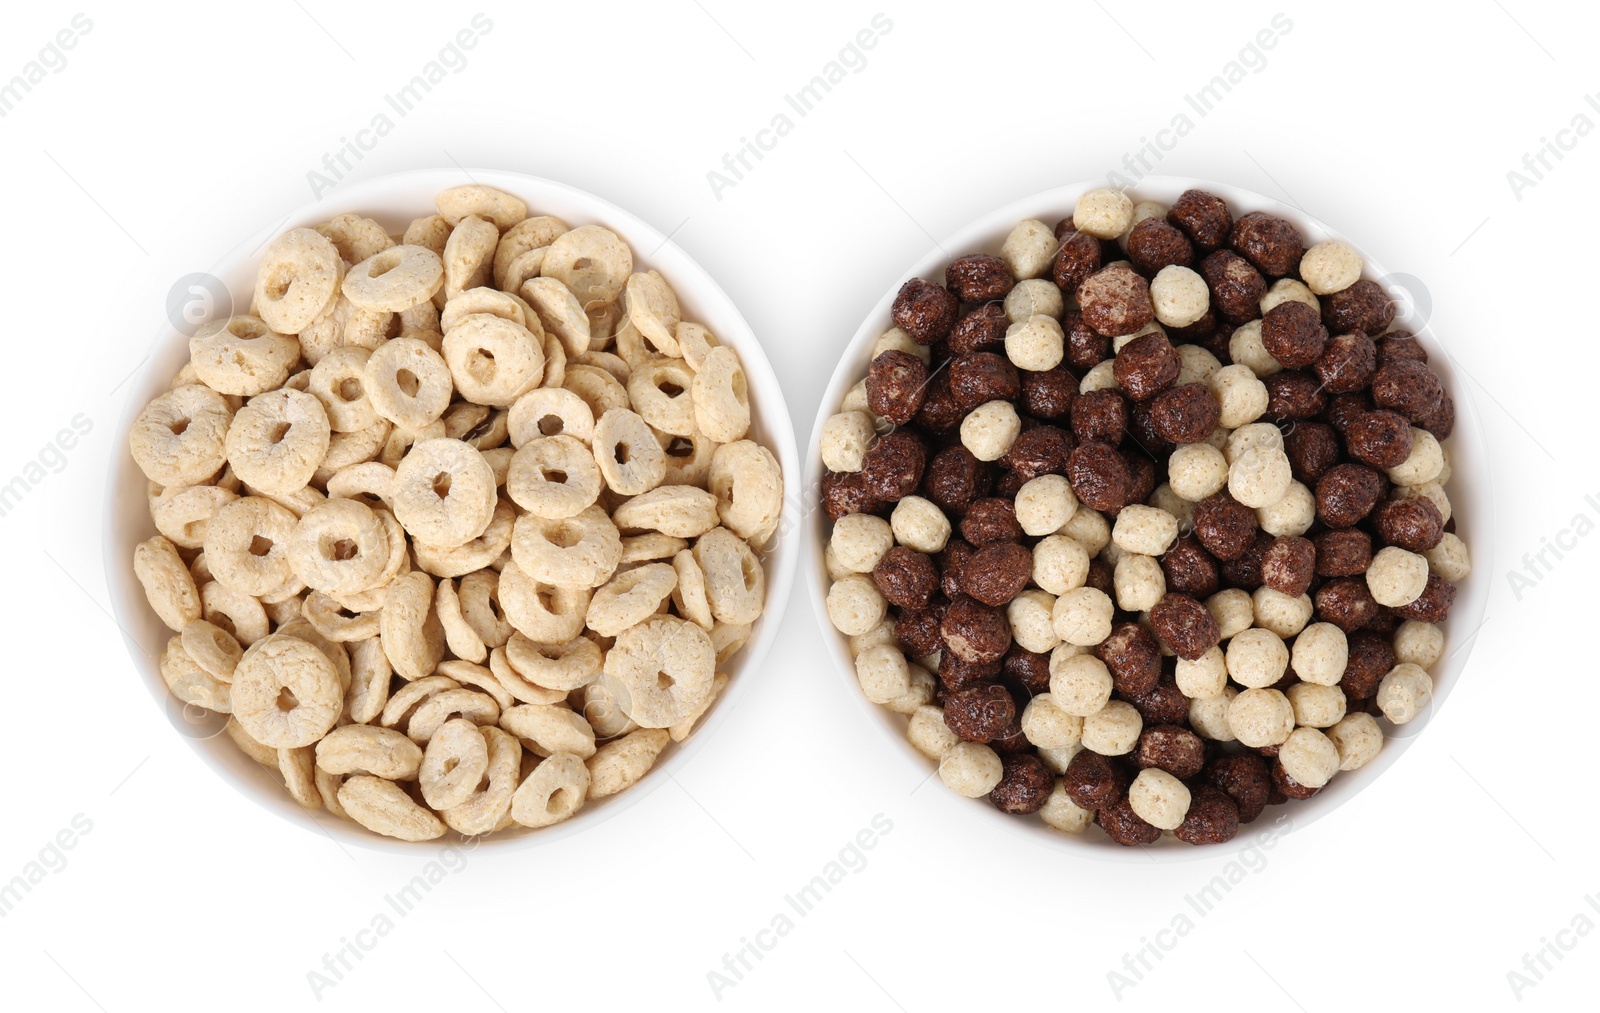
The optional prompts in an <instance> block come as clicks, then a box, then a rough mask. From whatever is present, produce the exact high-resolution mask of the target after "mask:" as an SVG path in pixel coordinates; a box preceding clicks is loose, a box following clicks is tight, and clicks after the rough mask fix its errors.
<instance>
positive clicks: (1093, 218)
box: [1072, 187, 1133, 239]
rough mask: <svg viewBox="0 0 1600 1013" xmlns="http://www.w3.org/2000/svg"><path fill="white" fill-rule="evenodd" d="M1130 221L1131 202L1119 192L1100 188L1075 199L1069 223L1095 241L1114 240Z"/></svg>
mask: <svg viewBox="0 0 1600 1013" xmlns="http://www.w3.org/2000/svg"><path fill="white" fill-rule="evenodd" d="M1132 221H1133V199H1132V198H1131V197H1129V196H1128V195H1127V194H1125V193H1123V192H1122V191H1120V190H1112V189H1109V188H1107V187H1101V188H1100V189H1098V190H1090V191H1089V192H1088V193H1086V194H1084V195H1082V196H1081V197H1079V198H1078V204H1077V206H1076V207H1075V208H1073V209H1072V224H1073V227H1074V228H1076V229H1077V230H1078V231H1079V232H1087V233H1088V234H1089V235H1091V236H1094V237H1095V238H1097V239H1115V238H1117V237H1118V236H1120V235H1122V234H1123V233H1124V232H1126V231H1128V226H1129V224H1130V223H1132Z"/></svg>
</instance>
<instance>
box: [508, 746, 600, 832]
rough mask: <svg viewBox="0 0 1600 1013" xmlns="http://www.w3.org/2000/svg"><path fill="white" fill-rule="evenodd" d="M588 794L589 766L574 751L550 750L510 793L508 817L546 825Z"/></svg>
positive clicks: (564, 815)
mask: <svg viewBox="0 0 1600 1013" xmlns="http://www.w3.org/2000/svg"><path fill="white" fill-rule="evenodd" d="M588 794H589V768H588V767H586V766H584V765H583V759H582V758H581V757H579V756H578V755H576V754H574V753H552V754H550V755H549V756H548V757H546V758H545V759H544V760H542V761H540V763H539V765H538V766H537V767H535V768H533V773H531V774H529V775H528V776H527V778H525V779H524V780H523V782H522V784H521V785H520V786H518V788H517V790H516V793H515V794H513V795H512V796H511V818H512V819H514V820H516V821H517V822H518V823H520V824H521V825H522V826H525V827H547V826H550V825H551V824H553V823H560V822H561V821H562V820H564V819H566V818H567V817H569V816H571V815H572V814H573V813H575V812H577V811H578V808H579V807H580V806H582V805H583V802H584V799H585V797H587V796H588Z"/></svg>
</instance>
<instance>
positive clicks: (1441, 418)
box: [1416, 392, 1456, 482]
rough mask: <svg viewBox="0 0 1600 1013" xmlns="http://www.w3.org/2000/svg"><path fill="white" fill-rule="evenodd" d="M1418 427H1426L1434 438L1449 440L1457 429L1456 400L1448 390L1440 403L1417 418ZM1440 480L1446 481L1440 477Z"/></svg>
mask: <svg viewBox="0 0 1600 1013" xmlns="http://www.w3.org/2000/svg"><path fill="white" fill-rule="evenodd" d="M1416 423H1417V428H1418V429H1425V430H1427V431H1428V432H1430V433H1432V434H1433V437H1434V439H1437V440H1447V439H1449V438H1450V434H1451V433H1453V432H1455V429H1456V402H1455V398H1453V397H1451V396H1450V395H1449V393H1448V392H1447V393H1446V394H1445V396H1444V397H1442V398H1440V399H1439V404H1438V405H1437V406H1436V407H1435V408H1434V409H1433V410H1432V411H1429V412H1425V413H1423V414H1422V415H1420V416H1418V417H1417V419H1416ZM1440 481H1441V482H1442V481H1444V480H1443V479H1440Z"/></svg>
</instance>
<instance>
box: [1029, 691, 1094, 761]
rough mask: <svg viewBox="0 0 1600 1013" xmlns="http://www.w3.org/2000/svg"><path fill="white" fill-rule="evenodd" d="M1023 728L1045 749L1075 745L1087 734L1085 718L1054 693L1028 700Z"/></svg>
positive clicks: (1035, 743)
mask: <svg viewBox="0 0 1600 1013" xmlns="http://www.w3.org/2000/svg"><path fill="white" fill-rule="evenodd" d="M1022 732H1023V734H1024V735H1026V736H1027V737H1028V741H1029V742H1031V743H1033V744H1034V745H1036V746H1039V747H1041V748H1044V749H1071V748H1072V747H1074V746H1076V745H1078V743H1079V740H1080V739H1081V738H1082V735H1083V718H1082V717H1081V716H1079V715H1077V714H1068V713H1067V712H1066V711H1064V710H1062V709H1061V707H1060V706H1058V705H1057V704H1056V699H1055V697H1054V696H1053V695H1052V694H1050V693H1042V694H1040V695H1039V696H1036V697H1034V698H1033V699H1032V700H1029V701H1028V706H1027V707H1026V708H1024V709H1023V711H1022Z"/></svg>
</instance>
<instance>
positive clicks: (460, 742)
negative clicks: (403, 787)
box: [406, 718, 489, 809]
mask: <svg viewBox="0 0 1600 1013" xmlns="http://www.w3.org/2000/svg"><path fill="white" fill-rule="evenodd" d="M406 742H407V743H408V744H410V745H411V746H412V747H413V748H415V746H416V744H415V743H413V742H411V740H410V739H406ZM488 771H489V741H488V739H486V738H485V737H484V734H483V731H482V729H480V728H479V727H478V726H477V725H475V724H473V723H472V722H471V721H468V720H467V719H466V718H451V719H450V720H449V721H446V722H445V723H444V724H442V725H440V726H439V729H438V730H437V731H435V732H434V733H433V737H432V738H430V739H429V740H428V748H427V750H426V751H425V752H423V754H422V762H421V767H420V769H419V772H418V775H417V780H418V781H419V782H420V787H421V788H422V800H423V801H424V802H426V803H428V805H430V806H432V807H433V808H434V809H449V808H450V807H451V806H458V805H461V804H462V803H463V802H465V801H467V799H469V798H471V797H472V793H473V792H474V791H476V790H477V788H478V784H479V782H481V781H482V780H483V775H484V774H486V773H488Z"/></svg>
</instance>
